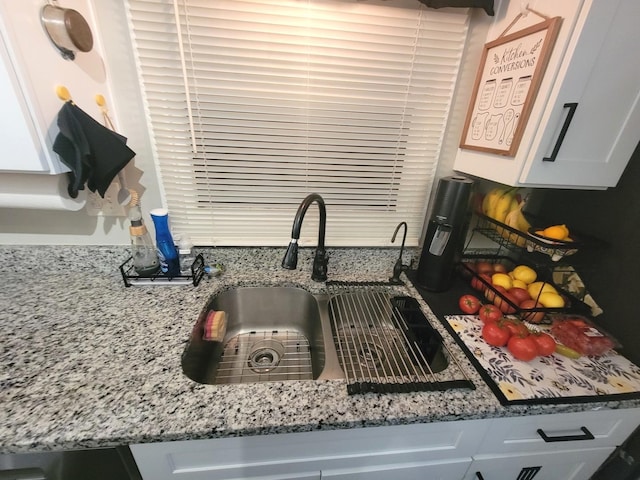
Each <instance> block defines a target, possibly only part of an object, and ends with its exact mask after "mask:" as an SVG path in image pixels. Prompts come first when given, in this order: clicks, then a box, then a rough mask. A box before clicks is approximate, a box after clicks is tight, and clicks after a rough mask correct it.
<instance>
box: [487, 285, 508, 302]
mask: <svg viewBox="0 0 640 480" xmlns="http://www.w3.org/2000/svg"><path fill="white" fill-rule="evenodd" d="M496 292H499V293H500V294H503V293H507V290H506V289H505V288H504V287H501V286H500V285H491V288H489V287H487V288H486V289H485V291H484V298H486V299H487V300H489V301H490V302H492V303H494V300H495V299H496V297H497V295H496ZM494 305H495V303H494ZM497 306H498V305H496V307H497Z"/></svg>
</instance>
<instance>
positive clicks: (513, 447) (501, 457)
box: [464, 409, 640, 480]
mask: <svg viewBox="0 0 640 480" xmlns="http://www.w3.org/2000/svg"><path fill="white" fill-rule="evenodd" d="M639 423H640V410H638V409H630V410H605V411H598V412H580V413H568V414H556V415H537V416H528V417H518V418H497V419H494V420H492V421H491V425H490V426H489V428H488V431H487V436H486V438H485V439H484V441H483V442H482V446H481V447H480V448H479V449H478V452H477V453H476V454H475V455H474V456H473V463H472V464H471V466H470V467H469V470H468V472H467V475H466V476H465V477H464V478H465V480H481V479H484V480H514V479H516V478H518V479H526V480H557V479H560V478H561V479H563V480H580V479H582V480H586V479H588V478H590V477H591V475H593V473H594V472H595V471H596V470H597V469H598V467H599V466H600V465H601V464H602V463H603V462H604V461H605V460H606V459H607V458H608V457H609V455H610V454H611V453H612V452H613V451H614V449H615V448H616V447H617V446H618V445H620V444H622V442H623V441H624V440H625V439H626V438H627V437H628V436H629V435H630V434H631V433H632V432H633V431H634V430H635V428H636V427H637V426H638V424H639Z"/></svg>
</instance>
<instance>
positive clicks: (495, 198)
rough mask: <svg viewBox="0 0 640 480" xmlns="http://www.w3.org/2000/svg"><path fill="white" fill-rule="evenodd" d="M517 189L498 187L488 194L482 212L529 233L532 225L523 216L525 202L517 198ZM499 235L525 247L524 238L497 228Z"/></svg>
mask: <svg viewBox="0 0 640 480" xmlns="http://www.w3.org/2000/svg"><path fill="white" fill-rule="evenodd" d="M516 193H517V189H516V188H508V187H497V188H494V189H493V190H491V191H490V192H489V193H487V194H486V195H485V197H484V200H483V202H482V212H483V213H484V214H485V215H486V216H487V217H489V218H492V219H494V220H496V221H498V222H500V223H504V224H506V225H508V226H510V227H511V228H514V229H516V230H518V231H521V232H527V231H528V230H529V228H531V225H530V224H529V222H528V221H527V219H526V218H525V217H524V215H523V214H522V208H523V207H524V205H525V201H524V200H522V201H519V200H518V197H516ZM496 230H497V232H498V234H500V235H501V236H502V237H503V238H505V239H507V240H509V241H511V242H513V243H515V244H517V245H518V246H521V247H524V245H525V239H524V237H521V236H518V235H514V234H513V233H512V232H510V231H509V230H507V229H505V228H502V227H499V226H498V227H496Z"/></svg>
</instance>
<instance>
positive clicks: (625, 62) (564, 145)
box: [454, 0, 640, 188]
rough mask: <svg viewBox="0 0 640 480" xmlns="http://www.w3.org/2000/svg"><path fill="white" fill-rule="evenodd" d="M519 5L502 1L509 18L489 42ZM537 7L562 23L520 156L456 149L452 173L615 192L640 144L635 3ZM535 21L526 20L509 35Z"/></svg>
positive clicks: (544, 1)
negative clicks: (611, 189)
mask: <svg viewBox="0 0 640 480" xmlns="http://www.w3.org/2000/svg"><path fill="white" fill-rule="evenodd" d="M521 3H522V2H503V4H502V5H503V9H504V10H505V12H506V13H504V15H497V16H496V19H497V21H496V24H494V25H493V26H492V28H491V29H490V32H489V34H488V39H487V41H490V40H493V39H495V38H497V37H498V36H499V34H500V33H501V32H502V31H504V30H505V28H506V27H507V25H508V24H509V23H510V22H511V20H512V19H513V18H514V17H515V16H516V15H517V14H518V13H519V12H520V8H521ZM534 8H535V9H536V10H537V11H540V12H541V13H544V14H545V15H548V16H560V17H562V18H563V23H562V27H561V29H560V33H559V35H558V38H557V40H556V44H555V47H554V50H553V52H552V55H551V57H550V60H549V64H548V66H547V70H546V73H545V76H544V78H543V80H542V83H541V85H540V90H539V92H538V95H537V97H536V100H535V103H534V105H533V109H532V112H531V116H530V118H529V120H528V123H527V126H526V128H525V130H524V134H523V137H522V141H521V143H520V146H519V149H518V152H517V153H516V156H515V157H507V156H502V155H496V154H490V153H485V152H479V151H475V150H467V149H458V152H457V155H456V159H455V163H454V170H457V171H460V172H464V173H468V174H471V175H474V176H477V177H481V178H486V179H489V180H493V181H496V182H500V183H503V184H507V185H513V186H531V187H551V186H555V187H566V188H606V187H611V186H615V185H616V184H617V182H618V180H619V178H620V176H621V175H622V172H623V170H624V168H625V166H626V165H627V163H628V161H629V159H630V157H631V154H632V153H633V151H634V149H635V148H636V146H637V145H638V141H639V140H640V105H639V104H638V102H639V99H640V62H638V61H636V59H635V56H634V54H633V53H632V51H633V46H634V45H637V44H638V43H639V42H640V29H638V28H637V19H638V18H640V2H638V1H637V0H613V1H608V2H598V1H595V0H564V1H563V2H556V1H555V0H539V1H537V2H535V5H534ZM539 21H541V19H540V18H539V17H536V16H535V15H533V14H529V15H528V16H527V18H526V21H525V22H522V21H521V22H519V23H517V24H516V26H515V27H514V30H512V31H515V30H519V29H520V28H521V27H524V26H527V24H526V22H529V24H533V23H537V22H539ZM572 105H575V112H574V115H573V117H572V118H571V121H570V122H569V121H568V117H569V112H570V110H571V109H572V108H571V106H572ZM565 123H566V126H567V129H566V134H565V135H561V130H562V127H563V126H565ZM554 150H556V155H555V156H554V155H553V153H554ZM545 158H546V159H547V160H545ZM551 159H552V161H551Z"/></svg>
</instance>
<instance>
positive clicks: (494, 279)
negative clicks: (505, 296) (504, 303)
mask: <svg viewBox="0 0 640 480" xmlns="http://www.w3.org/2000/svg"><path fill="white" fill-rule="evenodd" d="M491 283H493V284H494V285H496V286H498V285H499V286H501V287H504V288H505V289H507V290H509V289H510V288H511V287H513V280H511V277H510V276H509V275H507V274H506V273H494V274H493V275H491Z"/></svg>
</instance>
